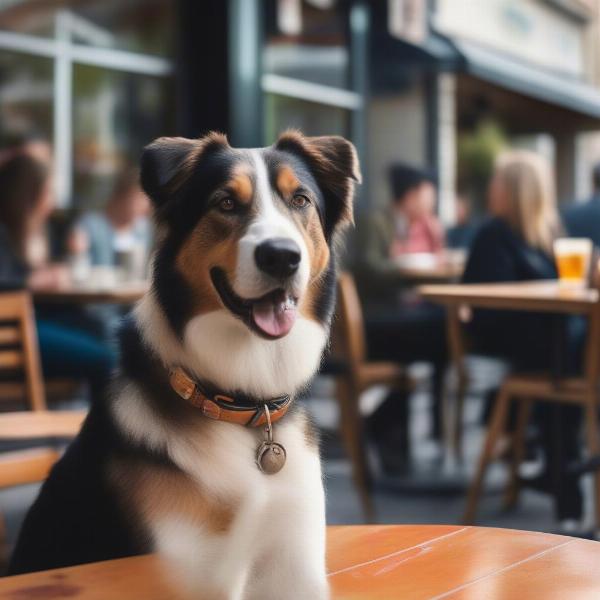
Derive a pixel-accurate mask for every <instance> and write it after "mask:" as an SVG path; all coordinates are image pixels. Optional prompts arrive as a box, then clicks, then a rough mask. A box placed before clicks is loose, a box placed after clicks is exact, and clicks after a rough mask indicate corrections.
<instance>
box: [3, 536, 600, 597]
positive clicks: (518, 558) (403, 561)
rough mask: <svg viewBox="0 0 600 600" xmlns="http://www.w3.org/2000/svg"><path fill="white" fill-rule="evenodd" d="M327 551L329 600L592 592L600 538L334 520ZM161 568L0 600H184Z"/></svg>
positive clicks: (104, 569) (98, 574) (34, 578)
mask: <svg viewBox="0 0 600 600" xmlns="http://www.w3.org/2000/svg"><path fill="white" fill-rule="evenodd" d="M327 555H328V572H329V580H330V583H331V589H332V600H367V599H368V600H391V599H394V598H398V599H402V600H421V599H422V600H425V599H428V600H433V599H435V600H438V599H442V598H452V599H469V600H487V599H490V600H492V599H493V600H569V599H573V600H588V599H589V600H592V599H594V600H597V599H598V598H600V568H598V567H599V565H600V543H598V542H592V541H588V540H579V539H574V538H568V537H563V536H557V535H550V534H545V533H535V532H526V531H514V530H508V529H486V528H480V527H460V526H451V525H440V526H436V525H425V526H420V525H403V526H402V525H398V526H395V525H392V526H389V525H381V526H378V525H371V526H349V527H346V526H338V527H330V528H329V529H328V540H327ZM163 567H164V565H162V563H161V561H160V559H159V558H158V557H157V556H152V555H151V556H140V557H134V558H126V559H121V560H115V561H109V562H104V563H94V564H90V565H83V566H80V567H72V568H68V569H59V570H56V571H47V572H44V573H34V574H30V575H21V576H17V577H9V578H4V579H0V600H22V599H27V598H32V599H34V598H40V599H42V598H43V599H44V600H49V599H54V598H72V599H74V600H107V599H109V598H110V599H111V600H112V599H123V600H142V599H143V600H183V598H182V596H181V595H179V594H178V592H177V591H176V590H175V589H174V588H173V587H172V586H171V585H170V584H169V583H168V579H167V576H166V574H165V569H164V568H163ZM282 600H285V599H284V598H282ZM307 600H309V599H307Z"/></svg>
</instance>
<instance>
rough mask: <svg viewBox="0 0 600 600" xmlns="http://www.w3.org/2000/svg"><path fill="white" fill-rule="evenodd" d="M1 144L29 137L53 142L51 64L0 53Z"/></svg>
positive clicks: (27, 57) (46, 60)
mask: <svg viewBox="0 0 600 600" xmlns="http://www.w3.org/2000/svg"><path fill="white" fill-rule="evenodd" d="M0 82H1V83H0V145H4V144H6V143H10V141H11V139H10V138H11V137H13V136H14V135H19V134H28V135H33V134H35V135H36V136H39V137H43V138H45V139H47V140H51V139H52V93H53V63H52V60H50V59H48V58H42V57H39V56H28V55H21V54H17V53H14V52H0Z"/></svg>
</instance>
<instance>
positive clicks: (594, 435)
mask: <svg viewBox="0 0 600 600" xmlns="http://www.w3.org/2000/svg"><path fill="white" fill-rule="evenodd" d="M419 292H420V294H421V296H422V297H423V298H426V299H427V300H429V301H431V302H437V303H440V304H442V305H445V306H446V307H447V308H448V321H447V323H448V342H449V345H450V350H451V353H452V358H453V362H454V365H455V368H456V370H457V373H458V392H457V395H456V397H457V406H456V409H455V411H454V417H455V418H454V423H453V431H452V432H451V433H450V435H451V436H452V437H453V440H452V441H453V446H454V450H455V456H456V457H457V458H460V457H461V440H462V403H463V398H464V395H465V391H466V385H467V375H466V372H465V369H464V361H463V358H464V355H465V345H464V341H463V336H462V327H461V309H462V307H464V306H468V307H469V308H488V309H500V310H502V309H505V310H518V311H532V312H545V313H553V314H556V315H558V316H557V318H556V319H553V323H554V325H553V329H554V336H555V340H554V342H553V349H554V361H553V367H552V373H551V374H550V375H551V377H546V378H543V377H542V378H540V380H539V381H535V380H533V379H532V378H531V377H528V376H527V375H524V376H523V377H522V378H521V380H518V379H517V378H516V377H513V378H512V380H513V381H512V386H511V389H512V390H513V396H515V397H516V396H521V397H523V398H525V399H526V400H527V402H528V404H531V401H530V399H531V398H545V399H551V398H549V396H554V399H555V400H556V401H557V402H570V403H576V404H579V405H582V406H583V408H584V409H585V411H584V414H585V417H586V428H585V429H586V433H587V438H588V450H589V451H590V454H591V455H593V456H594V455H598V453H599V452H600V437H599V435H598V430H597V425H596V411H597V404H598V400H599V396H598V381H599V378H600V302H599V293H598V290H596V289H587V288H573V287H566V286H564V285H561V284H560V283H559V282H558V281H535V282H516V283H492V284H461V285H429V286H422V287H421V288H420V289H419ZM569 314H575V315H582V316H585V317H587V319H588V336H587V338H588V339H587V344H586V348H585V355H584V364H583V375H582V376H581V377H577V378H570V379H566V378H565V377H564V374H565V358H566V357H565V355H564V346H565V343H564V320H563V319H562V318H561V317H560V315H569ZM505 387H506V382H505V384H504V385H503V388H505ZM514 390H518V391H519V393H518V394H517V393H514ZM540 390H542V391H541V392H540ZM500 412H502V411H500V409H499V408H498V405H496V407H495V410H494V414H493V415H492V418H491V425H490V428H489V430H488V437H487V438H486V442H485V443H484V450H483V453H482V456H481V457H480V463H479V467H478V469H477V472H476V475H475V478H474V480H473V485H472V486H471V489H470V491H469V501H468V508H467V513H466V514H467V516H466V519H467V521H470V520H471V519H472V517H473V516H474V510H475V506H476V500H475V498H476V497H477V496H478V494H479V491H478V490H479V489H480V484H481V479H482V477H483V475H482V473H483V472H484V471H485V465H486V464H487V462H488V459H489V455H490V453H491V452H492V450H493V449H492V446H493V440H494V438H495V437H497V435H500V434H501V431H500V429H499V428H500V427H502V421H503V420H504V416H502V415H500V414H498V415H497V414H496V413H500ZM526 414H527V411H521V413H520V416H519V419H518V422H519V424H518V425H517V430H518V431H519V432H522V431H523V429H524V427H525V425H526V418H527V417H526V416H525V415H526ZM496 417H497V419H498V420H496ZM554 423H555V436H556V437H557V438H560V426H559V415H558V412H557V411H555V418H554ZM519 435H520V434H519ZM557 444H558V445H559V446H560V442H557ZM517 456H518V455H517V454H516V453H515V458H514V459H513V467H512V471H513V472H514V471H515V469H516V467H515V464H516V462H515V461H517V460H518V458H517ZM559 469H560V466H559V465H558V462H557V465H556V471H555V474H554V484H555V486H558V485H560V471H559ZM511 486H512V488H513V490H514V489H516V486H515V485H512V484H511ZM596 496H597V499H596V513H597V520H598V523H599V524H600V473H597V474H596ZM509 497H514V493H511V494H510V495H508V496H507V498H509ZM599 597H600V596H599Z"/></svg>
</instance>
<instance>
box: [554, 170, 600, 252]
mask: <svg viewBox="0 0 600 600" xmlns="http://www.w3.org/2000/svg"><path fill="white" fill-rule="evenodd" d="M592 183H593V193H592V197H591V198H590V199H589V200H587V201H586V202H582V203H576V204H571V205H570V206H568V207H567V208H566V209H565V210H564V213H563V219H564V222H565V227H566V229H567V233H568V234H569V235H570V236H573V237H584V238H589V239H591V240H592V241H593V242H594V245H595V246H596V247H600V163H598V164H597V165H596V166H595V167H594V171H593V174H592Z"/></svg>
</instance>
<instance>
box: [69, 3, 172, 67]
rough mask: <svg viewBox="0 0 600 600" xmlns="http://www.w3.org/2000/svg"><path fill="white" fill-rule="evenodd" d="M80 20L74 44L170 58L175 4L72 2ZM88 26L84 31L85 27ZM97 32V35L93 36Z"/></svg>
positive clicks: (75, 13) (74, 11)
mask: <svg viewBox="0 0 600 600" xmlns="http://www.w3.org/2000/svg"><path fill="white" fill-rule="evenodd" d="M72 4H73V5H74V6H73V13H74V15H75V16H76V17H77V18H80V19H82V26H81V31H79V32H77V30H75V31H76V35H75V36H74V37H75V39H74V41H75V42H76V43H81V44H89V45H94V46H100V47H109V48H116V49H119V50H127V51H129V52H140V53H143V54H152V55H156V56H171V55H172V53H173V45H174V44H173V36H174V32H175V23H174V21H175V15H174V7H175V6H176V3H175V2H170V1H165V0H126V1H124V0H95V1H94V2H73V3H72ZM86 23H88V24H90V25H91V28H90V29H89V30H86V27H85V24H86ZM93 31H95V32H96V35H94V34H93Z"/></svg>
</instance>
